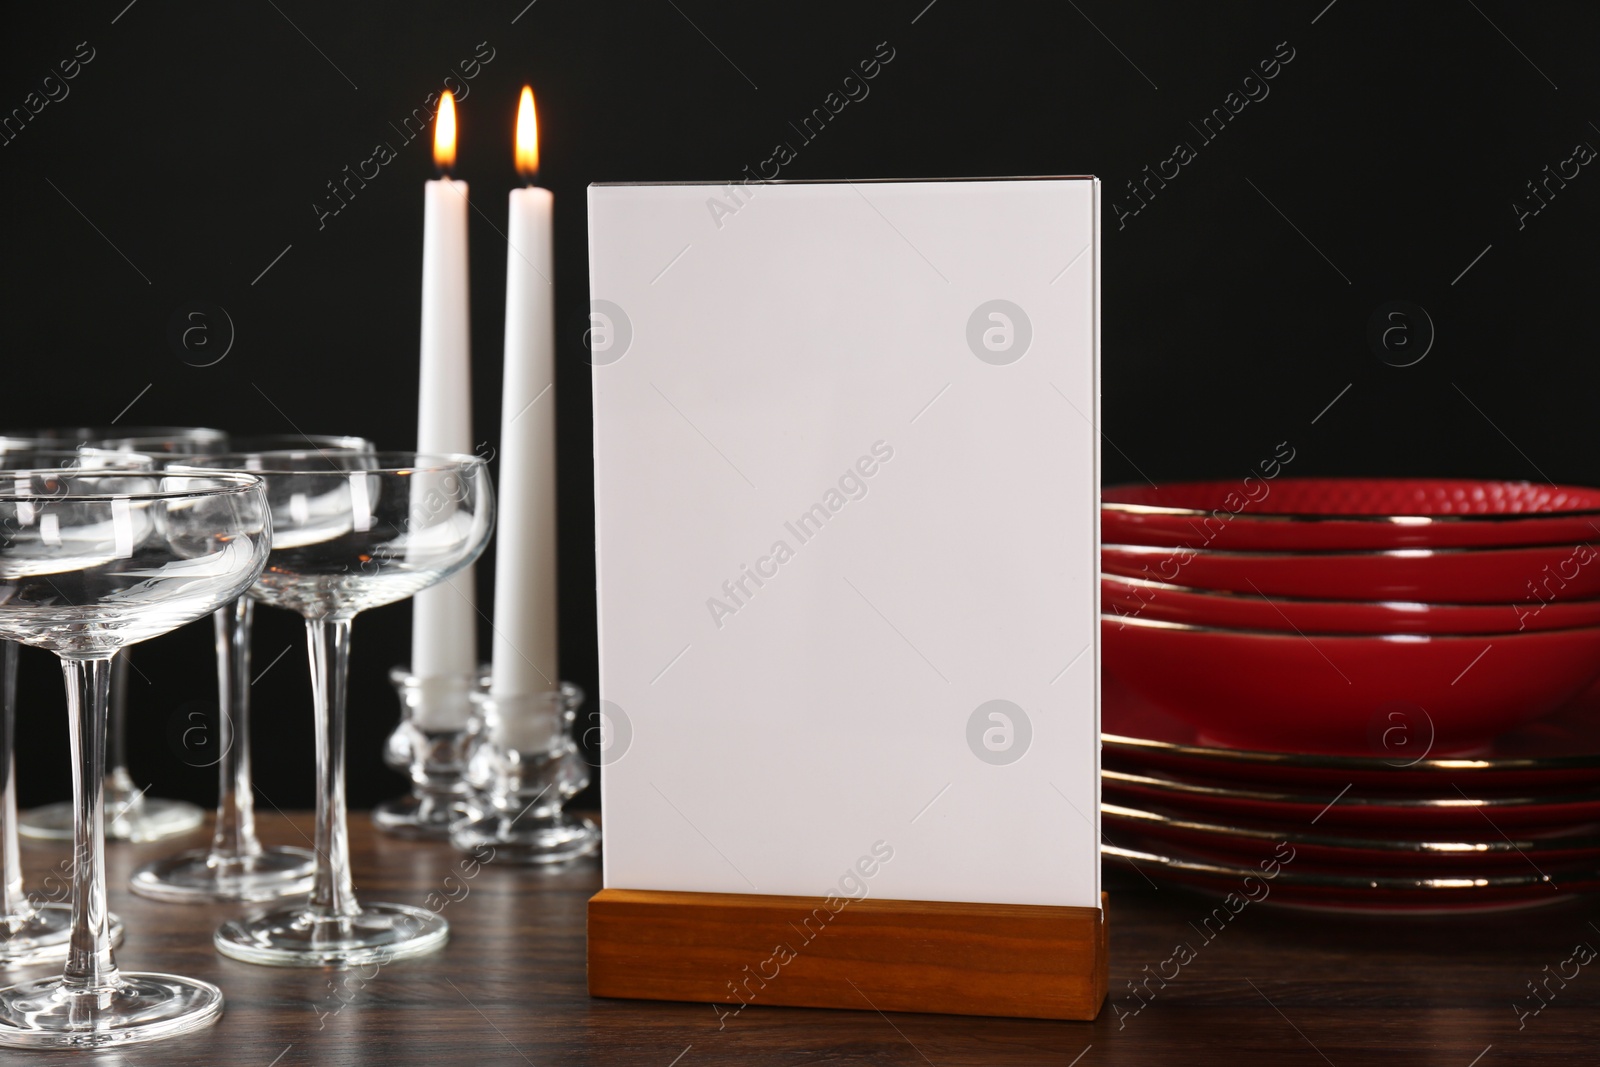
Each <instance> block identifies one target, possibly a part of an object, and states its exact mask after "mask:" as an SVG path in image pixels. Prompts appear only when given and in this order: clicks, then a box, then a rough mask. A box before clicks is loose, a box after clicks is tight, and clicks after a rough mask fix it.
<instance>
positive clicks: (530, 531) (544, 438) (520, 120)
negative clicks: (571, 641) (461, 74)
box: [491, 86, 561, 751]
mask: <svg viewBox="0 0 1600 1067" xmlns="http://www.w3.org/2000/svg"><path fill="white" fill-rule="evenodd" d="M516 161H517V173H519V174H520V175H521V176H522V178H523V180H524V181H525V182H527V183H528V184H527V187H526V188H523V189H514V190H512V192H511V219H510V226H509V230H508V242H507V243H508V245H509V247H508V249H507V252H506V355H505V360H506V362H505V384H504V391H503V394H502V405H503V406H502V407H501V424H500V485H499V520H498V522H499V548H498V550H497V554H496V557H495V585H494V653H493V659H494V676H493V682H492V686H491V695H492V696H493V698H494V703H495V706H496V708H497V709H498V715H497V717H496V718H497V720H498V721H497V722H496V723H494V724H492V726H493V728H495V729H497V730H498V731H499V737H498V740H500V741H501V742H502V743H504V744H506V745H509V746H510V747H512V748H515V749H518V750H519V751H537V750H539V749H542V748H545V747H548V745H549V744H550V743H551V741H552V740H553V739H554V738H555V736H556V735H557V731H558V728H559V725H560V724H559V723H558V721H557V719H556V714H555V707H556V705H555V703H554V702H553V701H550V700H541V699H538V698H539V697H540V696H541V695H543V694H546V693H549V692H550V691H552V690H554V689H556V688H557V687H558V686H559V685H560V681H561V666H560V662H559V657H558V643H557V634H556V614H557V613H556V404H555V397H554V396H553V395H552V393H553V389H554V384H555V325H554V323H555V317H554V316H555V312H554V303H555V302H554V286H553V285H552V284H551V277H552V274H553V268H552V265H551V259H552V256H551V216H552V209H553V206H554V198H553V197H552V196H551V195H550V191H549V190H548V189H540V188H537V187H535V186H534V185H533V180H534V178H536V177H537V176H538V173H539V132H538V120H537V118H536V117H535V115H534V110H533V90H531V89H529V88H528V87H526V86H524V87H523V89H522V99H521V102H520V103H519V105H518V107H517V133H516Z"/></svg>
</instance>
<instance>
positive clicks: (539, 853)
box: [450, 809, 600, 863]
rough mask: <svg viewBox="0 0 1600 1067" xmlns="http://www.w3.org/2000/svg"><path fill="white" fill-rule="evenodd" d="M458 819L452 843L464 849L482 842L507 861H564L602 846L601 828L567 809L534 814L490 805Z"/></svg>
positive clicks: (452, 833)
mask: <svg viewBox="0 0 1600 1067" xmlns="http://www.w3.org/2000/svg"><path fill="white" fill-rule="evenodd" d="M475 814H476V817H475V818H471V819H467V820H464V821H462V822H458V823H456V825H455V826H454V828H452V829H451V831H450V843H451V844H452V845H454V846H455V847H456V848H458V849H460V850H461V851H463V852H474V853H475V852H476V850H477V849H478V848H480V847H481V846H483V845H488V846H489V847H490V848H492V849H494V857H495V859H497V860H505V861H506V862H508V863H565V862H566V861H568V860H574V859H577V858H579V857H580V856H587V855H589V854H590V853H591V852H594V851H596V850H598V849H599V847H600V828H599V827H598V826H596V825H595V824H594V823H593V822H592V821H591V820H589V819H586V818H583V817H582V816H579V817H577V818H574V817H573V816H571V815H568V814H566V813H565V812H560V811H558V812H556V813H555V814H554V815H548V816H544V817H542V818H535V817H534V816H532V815H521V816H519V815H516V814H515V813H507V812H504V811H499V810H494V809H488V810H484V811H481V812H478V813H475Z"/></svg>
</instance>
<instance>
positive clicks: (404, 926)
mask: <svg viewBox="0 0 1600 1067" xmlns="http://www.w3.org/2000/svg"><path fill="white" fill-rule="evenodd" d="M195 463H196V465H197V466H199V467H205V466H208V465H212V464H220V465H221V466H222V467H224V468H229V467H241V466H246V465H247V464H248V457H241V456H237V455H234V456H219V457H212V458H202V459H197V460H196V461H195ZM186 469H187V468H186ZM250 469H251V470H252V473H256V474H259V475H260V477H261V478H262V479H263V480H264V481H265V482H266V486H267V500H268V504H269V506H270V507H271V509H272V520H273V528H274V530H275V533H274V540H273V547H272V555H271V558H270V559H269V560H268V562H267V569H266V570H265V571H264V572H263V573H262V575H261V580H260V581H259V582H257V583H256V584H255V586H254V588H252V589H251V590H250V596H251V597H253V598H255V599H256V600H259V601H261V602H262V603H264V604H269V605H271V606H273V607H281V608H288V609H289V610H291V611H295V612H298V613H299V614H300V615H301V616H302V617H303V618H304V619H305V621H306V637H307V644H308V645H309V652H310V659H311V686H312V695H313V698H314V708H315V713H316V734H317V815H316V825H317V830H316V851H317V871H316V878H315V882H314V887H313V889H312V891H311V899H310V901H309V902H308V903H306V904H303V905H297V906H288V907H282V908H278V909H276V910H273V911H268V912H266V913H265V914H262V915H258V916H256V917H254V918H250V919H240V920H233V921H230V922H226V923H224V924H223V925H222V927H221V928H220V929H218V930H217V934H216V938H215V940H216V946H217V949H218V951H220V952H221V953H222V954H223V955H225V956H232V957H234V958H235V959H240V960H245V961H248V962H250V963H266V964H277V965H280V966H329V965H333V966H339V965H348V964H362V963H372V962H386V961H388V960H392V959H400V958H404V957H408V956H416V955H420V954H421V953H424V952H429V951H432V950H434V949H436V948H438V947H440V946H442V945H443V944H444V942H445V939H446V938H447V937H448V936H449V929H450V928H449V926H448V925H447V924H446V923H445V921H444V920H443V919H441V918H440V917H439V916H438V915H436V914H434V913H433V912H431V911H428V910H426V909H424V908H417V907H411V906H409V905H405V904H374V903H370V902H369V903H365V904H363V903H359V902H357V900H356V898H355V892H354V888H353V887H352V885H351V882H350V848H349V839H348V832H349V831H348V827H347V825H346V819H345V768H344V743H345V679H346V675H347V673H348V664H349V653H350V628H351V623H352V621H353V620H354V618H355V616H356V615H357V614H359V613H360V612H362V611H365V610H367V609H368V608H375V607H379V606H381V605H384V604H392V603H395V602H396V601H400V600H404V599H406V598H407V597H410V596H412V595H413V594H415V593H416V592H417V591H419V590H421V589H425V588H427V587H428V586H430V585H433V584H434V583H436V582H439V581H442V580H443V579H445V578H448V577H449V576H450V575H452V574H454V573H455V572H456V571H459V570H460V569H462V568H463V567H465V566H467V565H468V564H470V563H471V562H472V561H473V560H474V559H476V558H477V557H478V555H479V553H481V552H482V551H483V547H484V545H485V544H486V543H487V542H488V540H489V532H490V529H491V527H492V526H493V515H494V496H493V491H492V490H491V488H490V485H489V472H488V467H487V465H486V464H485V462H484V461H483V460H482V459H479V458H477V457H474V456H461V455H438V456H432V455H418V454H416V453H394V452H376V453H332V452H324V453H308V452H299V453H280V454H278V455H275V456H272V455H269V456H262V457H259V460H258V462H257V463H256V464H255V465H251V468H250Z"/></svg>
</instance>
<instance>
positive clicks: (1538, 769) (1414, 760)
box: [1101, 678, 1600, 796]
mask: <svg viewBox="0 0 1600 1067" xmlns="http://www.w3.org/2000/svg"><path fill="white" fill-rule="evenodd" d="M1282 714H1283V716H1284V717H1285V718H1289V717H1292V716H1294V715H1296V714H1297V712H1296V710H1295V705H1294V704H1288V705H1285V706H1284V708H1283V709H1282ZM1101 725H1102V727H1103V729H1104V730H1105V733H1104V734H1102V735H1101V745H1102V751H1103V757H1104V759H1105V762H1106V765H1107V766H1109V767H1114V768H1116V769H1118V770H1128V771H1134V772H1144V771H1147V770H1156V771H1166V772H1169V773H1171V774H1173V775H1175V776H1177V777H1183V778H1193V777H1200V778H1205V779H1213V780H1222V781H1227V782H1231V783H1233V784H1235V785H1238V786H1241V787H1243V788H1251V787H1255V788H1266V789H1269V790H1270V789H1274V788H1279V787H1281V786H1283V785H1291V786H1293V787H1294V788H1295V789H1302V790H1304V789H1310V790H1325V789H1327V788H1328V787H1331V788H1332V790H1333V791H1337V790H1340V789H1343V788H1344V787H1345V786H1346V785H1349V786H1351V787H1352V788H1353V789H1355V790H1357V791H1363V792H1377V793H1408V792H1423V793H1429V794H1432V795H1437V796H1443V795H1446V794H1449V793H1452V792H1453V790H1454V789H1455V788H1457V787H1459V788H1461V789H1462V790H1464V791H1465V792H1467V794H1468V795H1474V794H1476V793H1505V792H1506V791H1509V790H1523V791H1527V792H1534V793H1537V792H1539V791H1543V792H1551V791H1554V790H1566V791H1571V790H1574V789H1581V788H1583V787H1585V786H1592V787H1594V788H1600V693H1596V692H1595V690H1592V689H1591V690H1590V691H1589V692H1588V693H1586V694H1584V695H1583V696H1580V697H1579V698H1577V699H1576V700H1574V701H1573V702H1572V703H1570V704H1568V705H1567V707H1566V708H1564V709H1562V710H1561V711H1559V712H1557V713H1555V714H1553V715H1551V716H1549V717H1547V718H1544V719H1540V720H1539V721H1537V722H1532V723H1528V724H1526V725H1524V726H1521V727H1519V728H1517V729H1516V730H1513V731H1511V732H1510V733H1506V734H1502V735H1501V736H1499V737H1497V738H1495V739H1494V740H1493V741H1492V742H1490V744H1489V746H1488V748H1486V749H1485V750H1484V751H1483V752H1482V753H1480V754H1479V755H1478V756H1476V757H1474V758H1458V759H1450V758H1437V757H1432V756H1431V755H1430V754H1429V753H1428V752H1427V751H1426V750H1425V749H1424V748H1423V747H1422V746H1423V744H1424V743H1425V740H1424V738H1423V737H1421V736H1414V737H1412V738H1410V739H1407V740H1408V743H1407V744H1399V743H1398V742H1399V740H1400V738H1399V737H1398V736H1397V735H1391V736H1390V738H1389V741H1390V742H1391V743H1390V745H1389V746H1388V751H1387V752H1385V753H1384V754H1382V755H1368V756H1318V755H1301V754H1295V753H1285V752H1265V751H1258V750H1247V749H1237V748H1228V747H1222V746H1217V745H1214V744H1210V743H1207V742H1205V741H1202V740H1201V739H1200V735H1199V731H1198V730H1196V729H1195V727H1194V726H1193V725H1192V724H1190V723H1187V722H1184V721H1183V720H1182V719H1179V718H1176V717H1175V716H1172V715H1169V714H1167V713H1166V712H1164V711H1162V710H1161V709H1159V708H1157V707H1155V706H1154V705H1152V704H1150V703H1148V702H1146V701H1141V700H1140V699H1139V698H1138V697H1137V696H1135V695H1134V694H1132V693H1129V692H1128V691H1127V689H1126V688H1125V687H1123V686H1121V685H1119V684H1117V683H1116V682H1115V680H1114V679H1111V678H1107V679H1106V681H1105V687H1104V701H1103V707H1102V712H1101ZM1418 734H1420V731H1418ZM1412 743H1414V744H1415V747H1414V748H1409V750H1408V746H1409V745H1410V744H1412ZM1379 747H1383V746H1382V738H1381V737H1380V745H1379Z"/></svg>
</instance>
